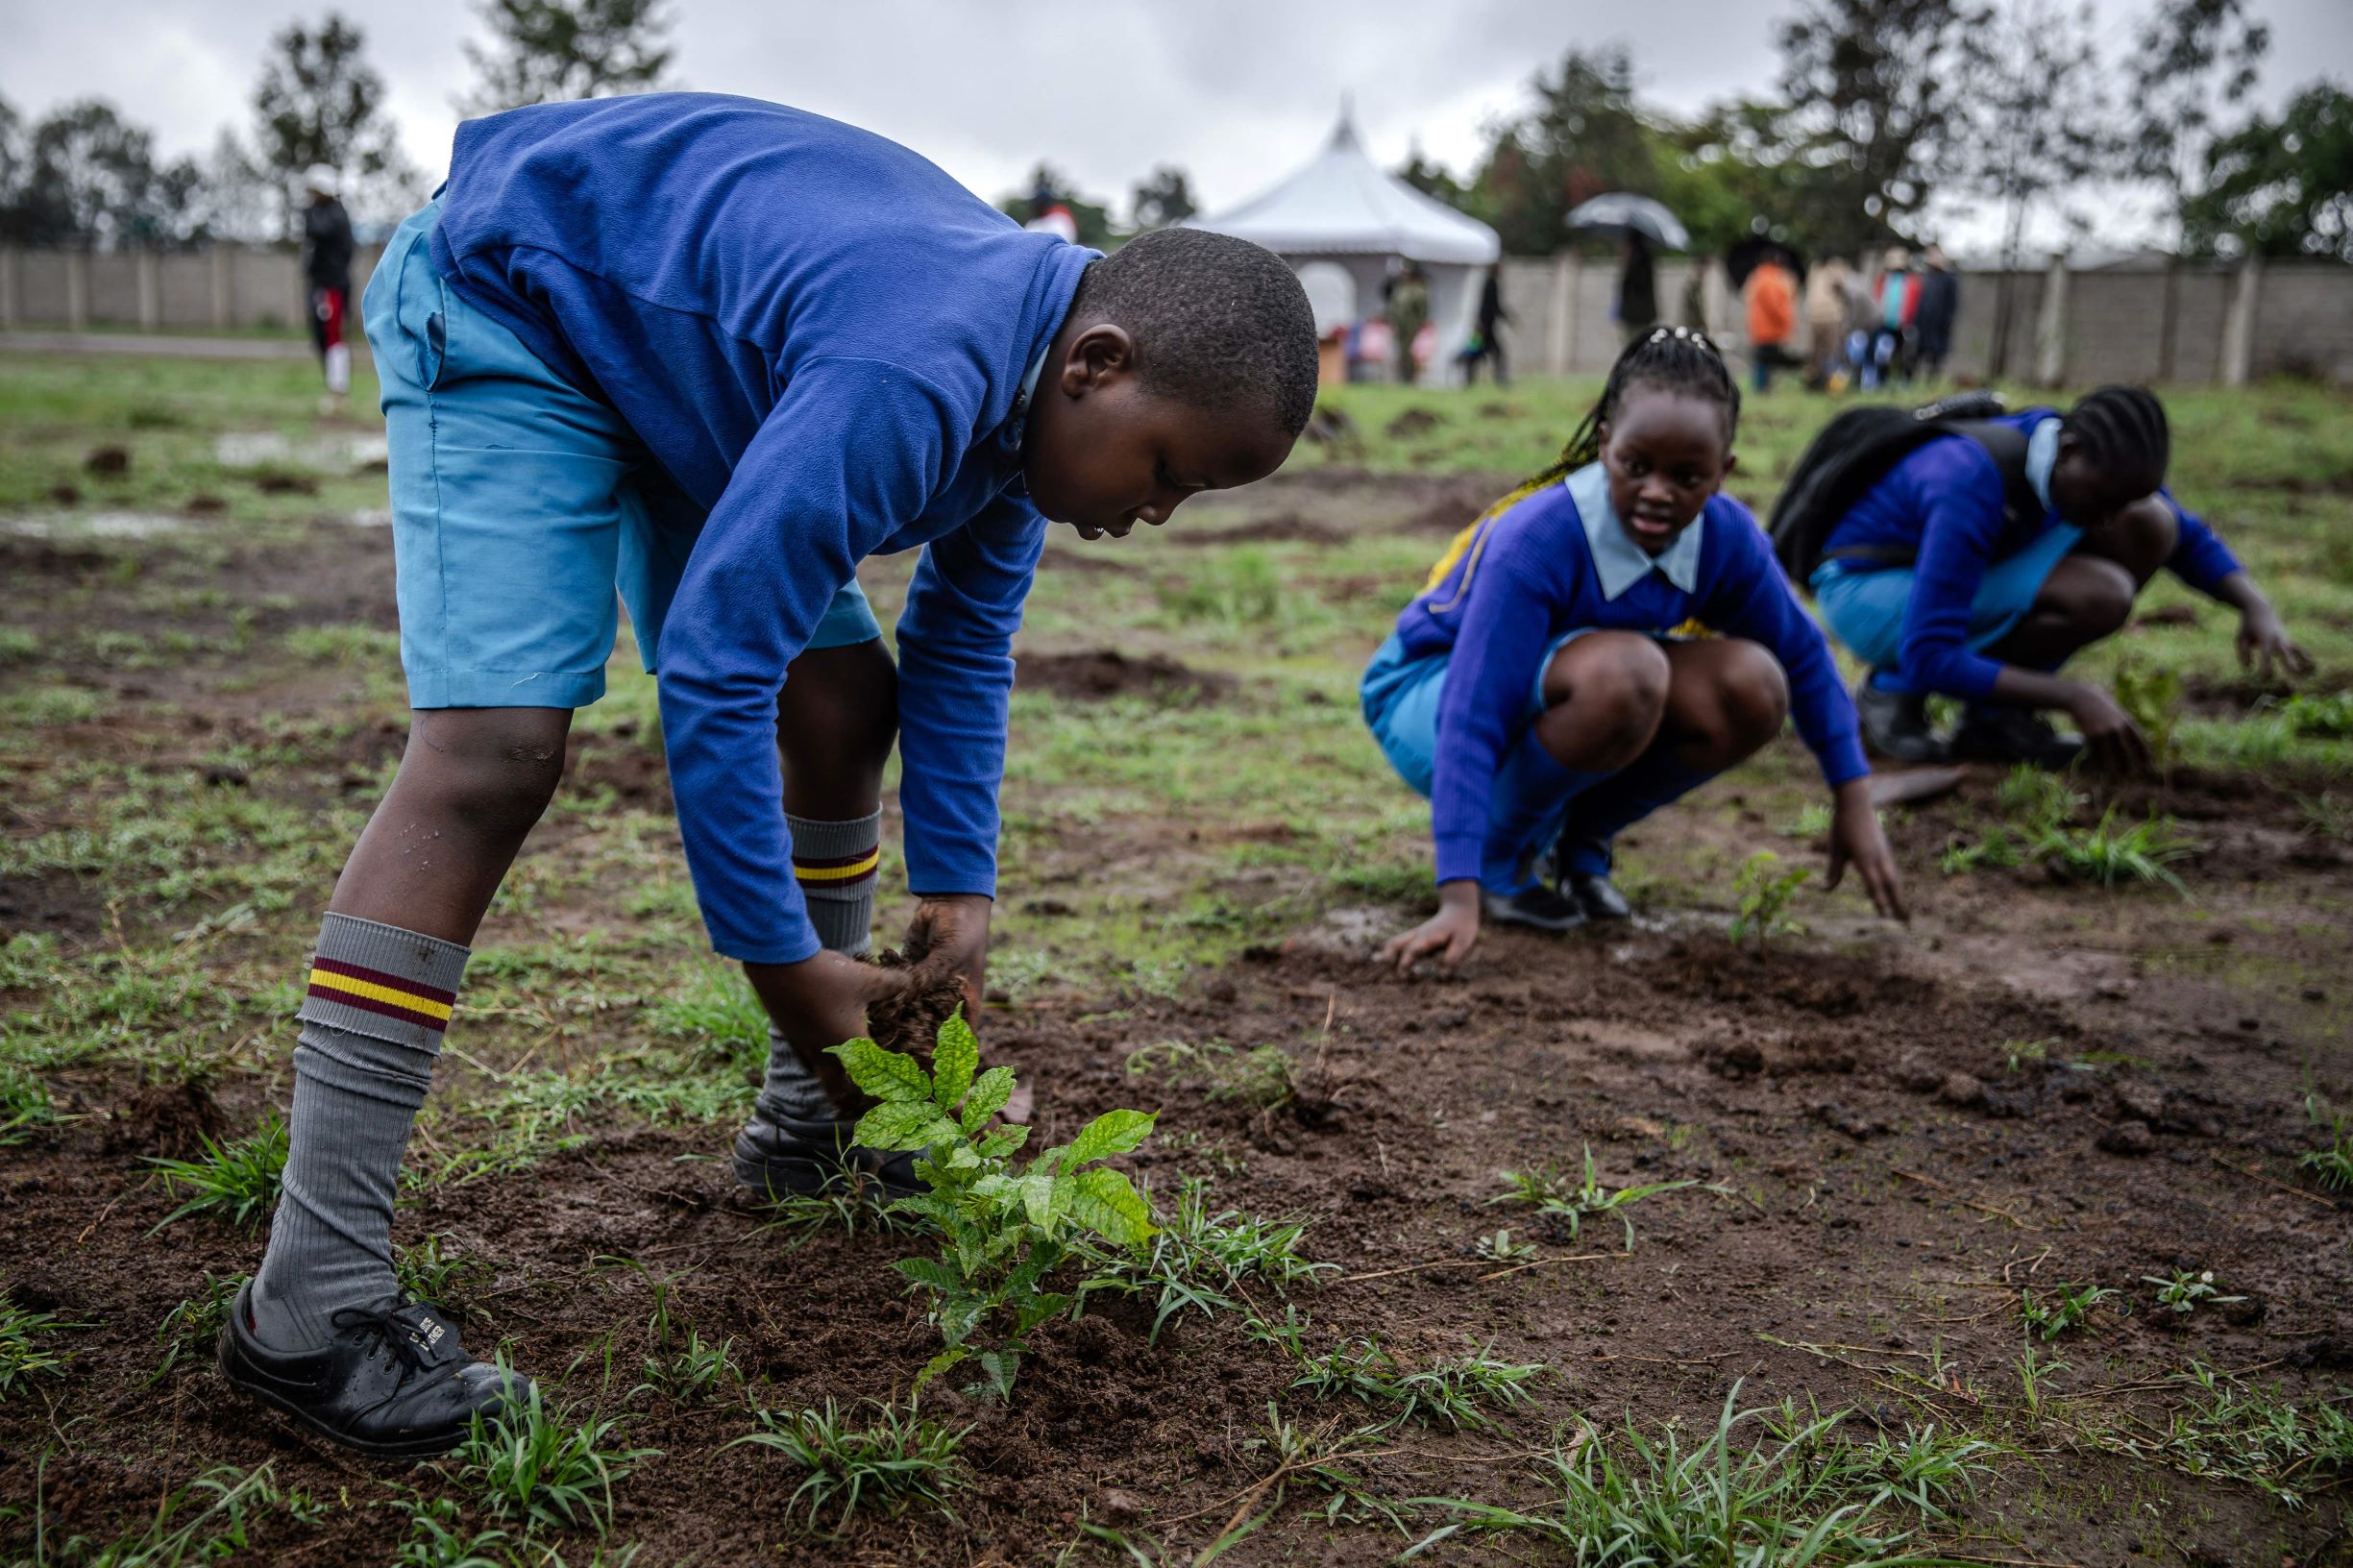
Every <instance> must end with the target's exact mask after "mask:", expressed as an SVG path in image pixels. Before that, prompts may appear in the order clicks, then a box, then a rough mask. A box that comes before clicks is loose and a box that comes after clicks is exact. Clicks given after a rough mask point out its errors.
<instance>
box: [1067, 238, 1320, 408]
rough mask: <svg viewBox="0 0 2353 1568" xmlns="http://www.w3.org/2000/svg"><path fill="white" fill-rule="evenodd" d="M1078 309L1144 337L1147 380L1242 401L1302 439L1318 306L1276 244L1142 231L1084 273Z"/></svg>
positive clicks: (1188, 399) (1185, 397) (1188, 394)
mask: <svg viewBox="0 0 2353 1568" xmlns="http://www.w3.org/2000/svg"><path fill="white" fill-rule="evenodd" d="M1070 314H1071V316H1072V318H1073V319H1074V320H1077V321H1081V322H1091V321H1109V322H1112V323H1114V324H1115V325H1117V326H1119V327H1121V328H1124V329H1125V330H1126V331H1127V332H1128V335H1129V336H1131V337H1133V338H1134V339H1135V340H1136V349H1137V360H1138V370H1139V373H1140V375H1141V377H1142V379H1143V384H1144V385H1145V386H1147V387H1149V388H1151V389H1152V391H1153V392H1154V393H1156V394H1158V395H1161V396H1164V397H1168V398H1173V399H1176V400H1177V401H1179V402H1182V403H1185V404H1190V405H1191V406H1194V407H1198V408H1232V407H1240V408H1243V409H1247V410H1249V411H1251V412H1253V413H1259V414H1262V415H1263V417H1266V418H1268V419H1271V420H1273V421H1275V422H1276V423H1278V424H1280V425H1281V426H1282V427H1283V430H1284V433H1285V434H1287V435H1290V436H1293V437H1296V436H1297V435H1298V434H1299V432H1300V431H1301V430H1304V429H1307V424H1308V417H1309V416H1310V415H1311V414H1312V413H1314V411H1315V313H1314V312H1313V311H1312V310H1311V309H1310V308H1309V307H1308V296H1307V290H1306V289H1304V288H1301V287H1300V286H1299V280H1298V279H1297V278H1296V277H1295V276H1293V275H1292V273H1291V269H1290V268H1289V267H1287V266H1286V265H1284V263H1283V260H1282V258H1281V257H1278V256H1276V255H1275V254H1274V253H1273V252H1272V251H1269V250H1266V249H1265V248H1263V247H1262V246H1258V245H1253V244H1251V243H1250V242H1249V241H1248V240H1246V239H1236V238H1235V237H1234V236H1233V235H1231V234H1217V233H1211V232H1210V231H1208V230H1206V229H1160V230H1155V231H1154V232H1153V233H1148V234H1139V235H1137V236H1136V237H1135V238H1134V239H1131V240H1129V241H1128V242H1127V243H1126V244H1125V245H1122V246H1120V247H1119V249H1117V250H1115V251H1114V252H1112V253H1111V254H1110V255H1109V256H1106V257H1103V258H1102V259H1101V260H1099V261H1092V262H1090V263H1088V266H1087V270H1086V272H1085V273H1084V274H1082V275H1081V276H1080V278H1079V284H1078V295H1077V297H1076V298H1075V299H1073V300H1072V301H1071V302H1070Z"/></svg>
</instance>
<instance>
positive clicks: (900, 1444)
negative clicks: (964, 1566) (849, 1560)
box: [728, 1399, 972, 1533]
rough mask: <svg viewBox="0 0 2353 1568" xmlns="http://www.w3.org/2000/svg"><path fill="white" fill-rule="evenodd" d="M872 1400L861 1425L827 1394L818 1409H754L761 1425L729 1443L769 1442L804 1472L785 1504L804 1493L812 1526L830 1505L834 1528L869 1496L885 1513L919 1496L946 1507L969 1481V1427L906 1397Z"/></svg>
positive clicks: (839, 1528) (841, 1525) (919, 1500)
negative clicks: (927, 1412)
mask: <svg viewBox="0 0 2353 1568" xmlns="http://www.w3.org/2000/svg"><path fill="white" fill-rule="evenodd" d="M870 1408H871V1409H872V1410H873V1416H872V1418H871V1419H870V1420H869V1421H867V1422H866V1423H864V1424H863V1425H859V1424H855V1423H854V1422H853V1421H850V1420H846V1419H845V1418H844V1416H843V1413H842V1411H841V1410H840V1409H839V1408H837V1407H836V1406H835V1404H834V1402H833V1401H832V1400H830V1399H829V1400H827V1401H825V1407H824V1409H798V1410H787V1411H784V1412H782V1413H781V1414H779V1413H778V1412H776V1411H773V1410H760V1411H758V1412H757V1415H758V1419H759V1423H760V1430H759V1431H758V1432H755V1433H751V1434H749V1435H748V1436H745V1437H739V1438H737V1439H736V1440H735V1442H734V1443H731V1444H729V1445H728V1446H729V1447H736V1446H738V1445H742V1444H750V1445H752V1446H754V1447H758V1448H765V1449H770V1450H772V1451H773V1452H775V1453H778V1454H781V1455H783V1456H784V1457H785V1458H787V1459H789V1460H791V1461H792V1462H793V1463H794V1464H796V1465H798V1466H799V1467H800V1468H801V1469H803V1470H806V1471H807V1472H808V1475H807V1476H806V1477H805V1478H803V1479H802V1481H801V1483H800V1484H799V1485H798V1486H797V1487H795V1488H794V1490H793V1495H792V1498H791V1499H790V1500H789V1501H788V1503H787V1504H786V1507H799V1506H800V1505H801V1502H802V1500H803V1499H806V1500H807V1502H808V1505H809V1528H810V1529H811V1530H818V1529H821V1526H820V1524H819V1520H820V1518H821V1516H822V1515H823V1514H824V1513H825V1512H826V1511H827V1510H828V1509H833V1510H835V1517H834V1521H833V1529H834V1531H835V1532H837V1533H838V1532H839V1531H844V1530H846V1529H848V1528H849V1522H850V1521H851V1520H852V1519H854V1518H856V1517H857V1515H858V1510H859V1508H861V1507H865V1506H867V1505H868V1504H870V1503H871V1504H873V1505H875V1506H877V1507H881V1508H882V1509H883V1510H884V1511H885V1512H888V1513H898V1512H901V1511H903V1510H904V1509H906V1508H907V1507H909V1506H910V1505H911V1504H917V1503H920V1504H923V1505H925V1506H926V1507H935V1508H940V1509H942V1510H945V1509H946V1507H947V1498H948V1494H949V1493H950V1492H952V1491H955V1490H956V1489H958V1488H960V1487H963V1486H968V1485H969V1484H970V1481H969V1479H968V1477H967V1475H966V1474H965V1469H964V1463H963V1461H962V1460H961V1459H959V1458H957V1457H956V1450H957V1447H958V1445H959V1444H961V1443H962V1442H963V1441H964V1435H965V1433H968V1432H970V1431H971V1430H972V1429H971V1428H970V1427H962V1428H957V1429H952V1430H951V1429H950V1428H948V1427H946V1426H944V1425H943V1424H942V1423H940V1422H938V1421H934V1420H931V1419H930V1418H929V1417H927V1416H923V1415H919V1414H918V1413H917V1411H916V1409H915V1407H914V1406H912V1405H909V1406H906V1407H900V1406H897V1405H892V1404H884V1403H881V1402H875V1403H874V1404H873V1405H872V1406H871V1407H870ZM951 1517H953V1516H952V1515H951Z"/></svg>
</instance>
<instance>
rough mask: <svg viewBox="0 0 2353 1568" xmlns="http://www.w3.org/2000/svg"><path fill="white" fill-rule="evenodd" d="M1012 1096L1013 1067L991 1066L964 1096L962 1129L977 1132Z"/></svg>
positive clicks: (1002, 1108)
mask: <svg viewBox="0 0 2353 1568" xmlns="http://www.w3.org/2000/svg"><path fill="white" fill-rule="evenodd" d="M1012 1098H1013V1068H1011V1067H991V1068H990V1069H989V1070H988V1071H987V1072H984V1073H982V1074H981V1075H980V1077H979V1078H978V1079H976V1080H974V1082H973V1084H972V1091H971V1092H970V1093H968V1094H967V1095H966V1096H965V1097H964V1117H963V1120H964V1130H965V1131H966V1132H968V1133H977V1132H979V1131H980V1130H981V1128H982V1127H984V1126H985V1125H987V1124H988V1120H989V1118H990V1117H991V1116H993V1115H996V1114H997V1113H998V1112H999V1111H1002V1110H1004V1109H1005V1102H1007V1101H1008V1100H1010V1099H1012Z"/></svg>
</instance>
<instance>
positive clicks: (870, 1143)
mask: <svg viewBox="0 0 2353 1568" xmlns="http://www.w3.org/2000/svg"><path fill="white" fill-rule="evenodd" d="M962 1132H963V1129H962V1128H960V1127H958V1126H957V1125H956V1124H955V1123H954V1122H952V1121H950V1120H948V1119H947V1117H945V1116H944V1115H940V1113H939V1112H938V1111H937V1110H936V1109H934V1108H933V1107H932V1106H931V1104H930V1103H929V1102H927V1101H913V1102H909V1101H901V1102H899V1103H898V1104H895V1105H878V1106H876V1107H874V1109H873V1110H871V1111H869V1112H868V1113H867V1114H866V1115H863V1116H860V1117H859V1118H858V1141H859V1142H861V1143H863V1144H865V1145H866V1146H867V1147H868V1148H870V1149H927V1148H930V1147H931V1146H932V1145H933V1144H934V1143H941V1142H944V1141H946V1140H947V1139H952V1138H956V1137H959V1136H960V1135H961V1134H962Z"/></svg>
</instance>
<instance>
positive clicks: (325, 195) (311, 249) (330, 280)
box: [303, 163, 352, 398]
mask: <svg viewBox="0 0 2353 1568" xmlns="http://www.w3.org/2000/svg"><path fill="white" fill-rule="evenodd" d="M335 185H336V181H335V171H334V170H333V169H331V168H329V167H328V166H327V165H326V164H324V163H313V164H311V165H310V167H309V168H307V169H306V170H304V171H303V188H304V190H305V191H306V193H307V194H308V196H309V198H310V201H309V205H308V206H306V207H305V208H303V282H304V284H305V285H306V287H307V288H308V289H309V291H310V341H311V343H312V344H313V345H314V346H315V347H316V348H317V349H318V351H319V362H320V364H321V365H322V367H323V368H324V369H325V371H326V373H327V390H328V393H329V394H330V395H331V396H332V397H337V398H340V397H341V396H343V395H344V394H345V393H346V392H348V391H350V390H351V388H352V351H351V346H350V345H349V344H347V343H345V342H344V341H343V318H344V315H345V313H346V312H347V311H348V310H349V309H350V307H351V300H352V219H351V214H350V213H348V212H346V211H344V210H343V204H342V203H341V202H340V201H337V200H336V199H335Z"/></svg>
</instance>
